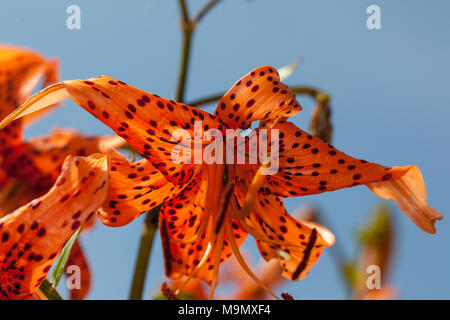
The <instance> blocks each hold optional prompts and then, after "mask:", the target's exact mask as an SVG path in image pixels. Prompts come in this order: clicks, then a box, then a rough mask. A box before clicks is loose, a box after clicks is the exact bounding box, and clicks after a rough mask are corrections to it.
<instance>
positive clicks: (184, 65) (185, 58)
mask: <svg viewBox="0 0 450 320" xmlns="http://www.w3.org/2000/svg"><path fill="white" fill-rule="evenodd" d="M191 42H192V30H191V29H189V26H188V25H187V24H184V31H183V51H182V53H181V64H180V72H179V75H178V85H177V93H176V97H175V100H177V101H178V102H183V101H184V91H185V88H186V78H187V74H188V68H189V57H190V53H191Z"/></svg>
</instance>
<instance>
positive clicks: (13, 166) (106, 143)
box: [2, 129, 124, 196]
mask: <svg viewBox="0 0 450 320" xmlns="http://www.w3.org/2000/svg"><path fill="white" fill-rule="evenodd" d="M123 143H124V140H123V139H122V138H120V137H118V136H99V137H97V136H82V135H80V134H79V133H78V132H77V131H75V130H68V129H56V130H54V131H53V132H52V134H51V135H50V136H44V137H39V138H35V139H31V140H29V141H28V142H26V143H23V144H21V145H18V146H16V147H11V148H7V149H6V155H7V156H5V157H4V161H3V164H2V167H3V169H4V170H5V171H6V172H7V173H8V175H9V176H10V177H16V178H18V179H20V180H23V181H27V182H28V183H29V184H30V186H31V188H32V190H33V191H34V192H35V194H36V196H40V195H42V194H43V193H45V192H47V191H48V189H49V188H50V187H51V186H52V185H53V183H54V182H55V180H56V178H57V177H58V175H59V172H60V171H61V165H62V164H63V161H64V159H65V158H66V157H67V156H68V155H78V156H87V155H90V154H93V153H96V152H101V151H102V150H103V149H104V148H105V147H118V146H120V145H121V144H123Z"/></svg>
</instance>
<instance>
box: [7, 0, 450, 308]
mask: <svg viewBox="0 0 450 320" xmlns="http://www.w3.org/2000/svg"><path fill="white" fill-rule="evenodd" d="M204 2H205V1H201V0H188V3H189V5H190V8H191V11H192V12H194V11H195V10H196V9H198V8H199V7H200V6H201V5H202V4H203V3H204ZM71 4H76V5H79V6H80V8H81V30H68V29H67V28H66V18H67V16H68V15H67V14H66V8H67V7H68V6H69V5H71ZM371 4H378V5H379V6H380V8H381V25H382V29H381V30H368V29H367V27H366V19H367V16H368V15H367V14H366V8H367V7H368V6H369V5H371ZM449 10H450V2H448V1H445V0H435V1H433V3H432V4H430V2H429V1H425V0H411V1H408V2H406V1H398V0H397V1H375V0H372V1H366V0H359V1H355V0H341V1H334V0H320V1H294V0H290V1H289V0H280V1H269V0H253V1H246V0H234V1H231V0H224V1H223V2H222V3H221V4H219V5H218V6H217V8H215V9H214V10H213V11H212V12H211V13H210V14H208V16H206V17H205V19H204V20H202V21H201V23H200V24H199V26H198V30H197V32H196V34H195V35H194V39H193V40H194V41H193V48H192V49H193V50H192V64H191V69H190V74H189V77H188V85H187V93H186V99H187V100H188V101H189V100H192V99H195V98H198V97H202V96H205V95H208V94H211V93H216V92H221V91H225V90H228V88H229V87H230V86H231V85H232V84H233V83H234V82H235V81H236V80H237V79H238V78H240V77H241V76H242V75H244V74H246V73H247V72H248V71H250V70H251V69H253V68H255V67H257V66H261V65H273V66H275V67H279V66H283V65H286V64H288V63H290V62H292V61H293V60H294V59H296V58H298V57H301V58H302V64H301V65H300V67H299V68H298V70H297V71H296V72H295V74H294V75H293V76H292V77H290V78H289V79H288V80H287V81H286V82H287V83H288V84H291V85H310V86H315V87H319V88H321V89H322V90H324V91H326V92H328V93H329V94H330V95H331V97H332V108H333V115H332V121H333V124H334V126H335V133H334V140H333V144H334V145H335V146H336V147H337V148H339V149H341V150H343V151H345V152H346V153H348V154H350V155H353V156H356V157H359V158H363V159H367V160H370V161H373V162H379V163H381V164H385V165H389V166H390V165H409V164H416V165H418V166H419V167H420V169H421V171H422V173H423V175H424V177H425V181H426V184H427V190H428V195H429V197H428V198H429V203H430V204H431V205H432V206H433V207H435V208H436V209H438V210H439V211H441V212H442V213H443V214H444V215H446V214H447V212H448V208H449V205H448V203H447V197H448V191H449V188H448V181H449V171H448V158H449V156H450V148H448V140H449V138H450V133H449V130H448V124H449V120H450V108H449V107H450V96H449V95H448V92H449V89H450V88H449V83H450V82H449V74H450V63H449V60H448V57H449V56H450V55H449V54H450V42H449V41H448V33H449V31H450V20H449V19H448V12H449ZM178 17H179V11H178V8H177V1H175V0H166V1H162V0H135V1H133V2H130V1H106V0H96V1H87V0H83V1H82V0H78V1H75V0H73V1H62V0H61V1H49V0H47V1H38V2H31V1H24V0H16V1H3V2H2V3H1V10H0V29H1V30H3V32H2V38H1V42H4V43H12V44H18V45H23V46H27V47H31V48H34V49H36V50H38V51H40V52H42V53H43V54H45V55H46V56H49V57H59V59H60V61H61V76H62V78H63V79H74V78H88V77H92V76H96V75H100V74H107V75H109V76H112V77H116V78H119V79H121V80H123V81H126V82H127V83H130V84H132V85H134V86H136V87H138V88H140V89H143V90H146V91H148V92H152V93H156V94H159V95H161V96H164V97H167V98H173V96H174V92H175V86H176V79H177V71H178V65H179V52H180V46H181V34H180V30H179V28H178V25H177V22H178ZM299 101H300V103H302V105H303V106H304V111H303V112H302V113H300V114H299V115H297V116H295V117H294V118H293V119H292V120H293V122H294V123H296V124H297V125H298V126H300V127H302V128H304V129H307V128H308V119H309V115H310V113H311V110H312V107H313V103H312V101H311V100H309V99H308V98H305V97H299ZM54 126H59V127H61V126H64V127H66V126H67V127H75V128H77V129H79V130H81V131H83V132H85V133H89V134H105V133H109V132H111V131H110V130H109V128H107V127H105V126H104V125H103V124H101V123H99V122H98V121H96V120H95V118H93V117H92V116H91V115H90V114H88V113H86V112H85V111H84V110H82V109H81V108H79V107H77V106H76V105H75V104H74V103H72V102H67V103H66V104H65V105H64V107H62V108H60V109H59V110H58V111H56V112H54V113H52V114H51V115H50V116H48V117H46V118H45V119H43V120H42V121H41V122H39V123H37V124H36V125H34V126H33V127H32V128H30V129H29V130H28V131H27V137H32V136H36V135H43V134H46V133H48V132H49V129H50V128H51V127H54ZM378 203H379V199H378V198H377V197H376V196H375V195H374V194H372V193H371V192H370V191H369V190H368V189H367V188H365V187H357V188H352V189H346V190H341V191H337V192H332V193H326V194H321V195H318V196H310V197H303V198H293V199H288V200H287V201H286V206H287V208H288V210H289V211H293V210H294V209H295V208H297V207H299V206H301V205H304V204H313V205H317V206H318V207H319V208H321V210H322V211H323V212H324V213H325V214H326V217H327V219H328V220H329V221H330V227H331V229H332V231H333V232H334V233H335V235H336V237H337V241H338V242H339V244H340V245H341V246H342V247H343V248H344V250H345V251H346V253H347V255H348V256H352V255H354V254H355V249H356V247H355V231H356V229H357V227H358V225H360V224H361V223H362V222H363V221H364V219H365V218H366V217H367V214H368V213H369V212H370V211H371V209H372V208H373V207H374V206H375V205H376V204H378ZM395 222H396V228H397V232H396V248H395V249H396V250H395V260H394V264H393V270H392V274H391V276H390V278H389V282H390V283H392V284H393V285H395V286H397V287H398V288H399V290H400V296H399V298H402V299H442V298H446V299H449V298H450V289H449V288H448V286H449V285H450V275H449V272H448V270H450V250H449V249H450V248H449V243H450V235H449V224H448V219H447V217H446V219H444V221H442V222H439V223H438V224H437V229H438V232H437V235H434V236H432V235H428V234H425V233H424V232H422V231H421V230H420V229H418V228H417V227H416V226H415V225H414V224H413V223H412V222H410V221H409V220H408V219H407V218H406V217H405V216H404V215H403V214H402V213H401V212H399V211H398V210H396V212H395ZM141 223H142V221H141V219H138V220H136V221H134V222H133V223H131V224H130V225H128V226H126V227H123V228H117V229H115V228H107V227H105V226H102V225H100V224H98V226H97V228H95V229H94V230H93V231H92V232H90V233H89V234H87V235H86V236H85V237H83V239H82V242H83V245H84V247H85V248H86V251H87V255H88V257H89V261H90V265H91V267H92V270H93V277H94V287H93V290H92V291H91V294H90V296H89V297H90V298H92V299H123V298H126V297H127V296H128V291H129V284H130V280H131V274H132V268H133V266H134V259H135V256H136V251H137V245H138V241H139V235H140V227H141ZM251 241H252V240H250V239H249V240H248V242H249V243H250V242H251ZM249 248H250V250H252V251H254V246H253V245H249ZM255 257H256V253H255ZM162 273H163V265H162V256H161V250H160V243H159V240H158V241H157V242H156V243H155V250H154V251H153V254H152V263H151V266H150V270H149V275H150V277H149V279H148V281H147V283H146V292H145V296H146V297H149V296H150V295H151V292H153V291H154V290H155V288H157V287H158V286H159V283H160V281H161V275H162ZM285 290H287V291H289V292H290V293H292V294H293V295H294V296H295V297H296V298H298V299H315V298H324V299H342V298H345V291H344V287H343V286H342V282H341V281H340V279H339V274H338V273H337V271H336V268H335V266H334V265H333V261H332V259H331V257H330V254H329V253H325V254H324V256H323V258H321V260H320V261H319V262H318V263H317V265H316V266H315V267H314V268H313V269H312V271H311V273H310V275H309V276H308V277H307V278H306V279H305V280H302V281H300V282H295V283H291V284H289V285H288V286H287V287H286V289H285Z"/></svg>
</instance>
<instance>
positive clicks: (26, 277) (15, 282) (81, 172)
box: [0, 154, 109, 299]
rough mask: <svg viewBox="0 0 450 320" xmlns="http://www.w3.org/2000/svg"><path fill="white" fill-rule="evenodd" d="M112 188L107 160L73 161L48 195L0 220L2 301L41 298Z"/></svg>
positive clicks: (95, 157)
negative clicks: (59, 261)
mask: <svg viewBox="0 0 450 320" xmlns="http://www.w3.org/2000/svg"><path fill="white" fill-rule="evenodd" d="M108 183H109V177H108V159H107V156H106V155H103V154H94V155H91V156H89V157H71V156H69V157H67V159H66V160H65V162H64V164H63V168H62V171H61V174H60V176H59V178H58V179H57V181H56V183H55V184H54V185H53V187H52V188H50V190H49V191H48V192H47V193H46V194H45V195H43V196H41V197H39V198H36V199H34V200H32V201H31V202H29V203H28V204H26V205H24V206H22V207H20V208H19V209H17V210H16V211H14V212H13V213H11V214H8V215H6V216H5V217H3V218H1V219H0V298H2V299H29V298H32V297H33V296H35V295H36V293H37V292H36V291H38V288H39V286H40V285H41V283H42V281H43V280H44V279H45V278H46V276H47V274H48V271H49V270H50V268H51V265H52V263H53V262H54V261H55V259H56V257H57V255H58V254H59V252H60V251H61V250H62V248H63V247H64V245H65V243H66V242H67V240H69V238H70V237H71V236H72V234H73V233H74V232H75V231H77V229H78V228H79V227H80V226H81V225H83V224H84V223H85V222H86V221H88V220H90V219H91V218H92V217H93V216H94V214H95V213H96V211H97V209H98V208H99V207H100V205H101V204H102V202H103V201H105V199H106V197H107V194H108ZM37 296H39V294H37Z"/></svg>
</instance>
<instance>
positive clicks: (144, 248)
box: [130, 205, 161, 300]
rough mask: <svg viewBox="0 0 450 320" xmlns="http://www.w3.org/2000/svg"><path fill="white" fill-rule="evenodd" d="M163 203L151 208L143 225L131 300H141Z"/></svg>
mask: <svg viewBox="0 0 450 320" xmlns="http://www.w3.org/2000/svg"><path fill="white" fill-rule="evenodd" d="M160 209H161V205H160V206H158V207H155V208H153V209H152V210H150V211H149V212H148V213H147V215H146V217H145V221H144V224H143V225H142V234H141V242H140V244H139V251H138V256H137V259H136V265H135V268H134V275H133V283H132V285H131V290H130V300H141V299H142V291H143V289H144V283H145V277H146V274H147V269H148V263H149V258H150V253H151V251H152V246H153V239H154V238H155V234H156V230H157V229H158V217H159V211H160Z"/></svg>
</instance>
